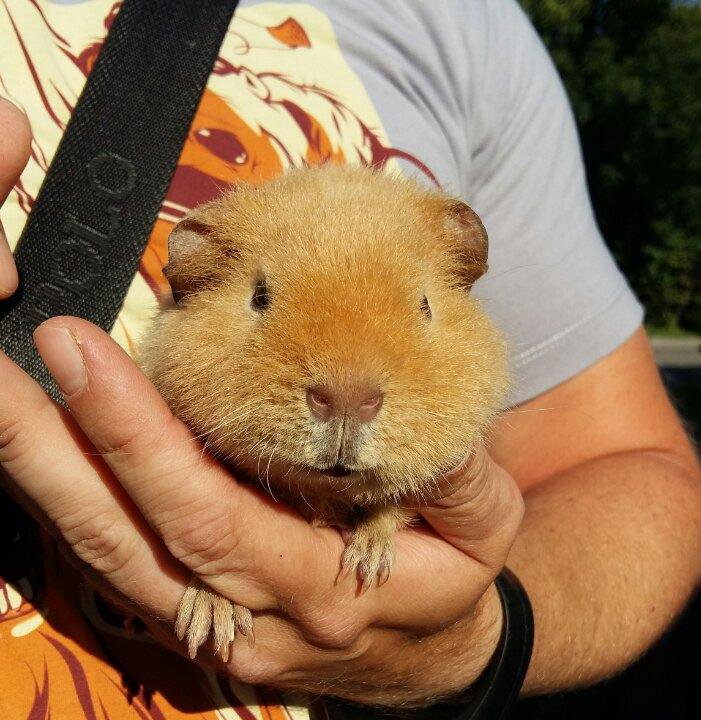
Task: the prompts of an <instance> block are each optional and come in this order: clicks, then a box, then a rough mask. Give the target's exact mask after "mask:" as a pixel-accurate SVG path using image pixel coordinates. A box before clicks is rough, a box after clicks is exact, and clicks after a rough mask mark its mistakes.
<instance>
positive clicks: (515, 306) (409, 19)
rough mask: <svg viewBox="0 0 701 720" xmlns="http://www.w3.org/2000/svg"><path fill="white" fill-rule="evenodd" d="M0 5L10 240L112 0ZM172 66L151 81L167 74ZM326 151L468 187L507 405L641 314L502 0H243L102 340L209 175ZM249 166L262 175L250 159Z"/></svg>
mask: <svg viewBox="0 0 701 720" xmlns="http://www.w3.org/2000/svg"><path fill="white" fill-rule="evenodd" d="M20 5H21V4H11V9H7V7H6V8H5V9H4V10H3V9H2V7H0V47H1V48H2V49H3V63H2V66H1V67H0V94H3V95H6V96H10V97H11V98H12V99H14V100H15V102H17V103H18V104H19V105H20V106H22V107H24V108H25V109H26V110H27V113H28V115H29V117H30V118H31V120H32V126H33V130H34V133H35V152H34V153H33V158H32V160H31V161H30V167H29V168H28V169H27V172H26V173H25V174H24V175H23V178H22V180H23V182H22V184H21V187H18V189H17V191H16V193H15V194H14V195H13V196H11V198H10V204H9V205H8V207H6V208H3V211H2V218H3V220H4V221H5V224H6V227H7V228H8V230H9V231H10V232H9V235H10V238H11V240H12V239H13V238H14V239H16V237H17V236H18V235H19V231H20V230H21V226H22V224H23V222H24V219H25V218H26V212H27V210H28V208H29V207H30V205H31V199H32V197H33V196H35V194H36V191H37V190H38V187H39V185H40V181H41V179H42V178H43V174H44V172H45V169H46V167H47V165H48V162H49V160H50V158H51V156H52V154H53V151H54V150H55V147H56V145H57V144H58V140H59V139H60V135H61V132H62V130H63V126H64V125H65V121H66V120H67V118H68V116H69V114H70V110H71V108H72V105H73V104H74V102H75V99H76V98H77V96H78V94H79V92H80V89H81V88H82V84H83V83H84V81H85V76H86V74H87V70H88V69H89V67H90V66H91V62H92V60H93V59H94V56H95V54H96V52H97V50H99V44H100V42H101V40H102V38H103V37H104V34H105V32H106V27H107V26H108V24H109V17H110V12H111V10H112V8H113V2H112V0H61V1H60V2H59V1H58V0H37V2H36V3H34V2H33V3H26V7H20ZM166 81H167V78H164V82H166ZM320 159H321V160H324V159H332V160H342V161H345V162H364V163H375V164H381V165H388V166H390V167H395V168H396V167H399V168H401V169H402V170H403V171H404V172H406V173H408V174H411V175H414V176H416V177H417V178H420V179H421V180H423V181H426V182H433V181H437V182H438V183H439V184H440V185H441V186H442V187H443V188H445V189H446V190H448V191H450V192H452V193H454V194H456V195H460V196H462V197H463V198H464V199H465V200H466V201H467V202H468V203H469V204H470V205H472V206H473V207H474V208H475V210H476V211H477V212H478V214H479V215H480V216H481V217H482V219H483V221H484V224H485V226H486V228H487V230H488V233H489V237H490V262H489V264H490V270H489V273H488V274H487V275H486V276H485V277H484V278H483V279H481V280H480V281H479V282H478V284H477V286H476V287H475V290H474V292H475V294H476V295H477V296H478V297H480V298H481V299H482V300H483V302H484V305H485V307H486V309H487V311H488V312H489V313H490V315H491V316H492V318H493V319H494V321H495V322H496V323H497V324H498V326H499V327H500V328H501V329H502V331H503V332H504V334H505V335H506V338H507V340H508V343H509V347H510V351H511V366H512V370H513V378H514V384H513V387H514V389H513V393H512V396H511V398H510V402H511V403H512V404H514V403H518V402H522V401H524V400H526V399H529V398H532V397H534V396H536V395H538V394H539V393H541V392H543V391H544V390H547V389H549V388H551V387H553V386H555V385H557V384H558V383H560V382H562V381H564V380H566V379H568V378H570V377H572V376H573V375H575V374H576V373H577V372H579V371H580V370H582V369H584V368H586V367H587V366H589V365H591V364H592V363H594V362H596V361H597V360H598V359H600V358H601V357H603V356H605V355H606V354H608V353H610V352H611V351H612V350H614V349H615V348H616V347H617V346H618V345H620V344H621V343H622V342H623V341H624V340H625V339H627V338H628V337H629V336H630V335H631V334H632V333H633V332H634V330H635V329H636V328H637V327H638V326H639V325H640V323H641V319H642V309H641V307H640V305H639V303H638V302H637V301H636V299H635V297H634V296H633V294H632V293H631V291H630V289H629V288H628V286H627V284H626V281H625V280H624V278H623V277H622V276H621V274H620V273H619V271H618V269H617V268H616V266H615V264H614V262H613V261H612V259H611V256H610V254H609V253H608V251H607V249H606V247H605V245H604V243H603V241H602V238H601V236H600V234H599V232H598V230H597V227H596V224H595V221H594V218H593V215H592V209H591V206H590V202H589V198H588V195H587V189H586V184H585V178H584V171H583V165H582V158H581V154H580V148H579V145H578V140H577V135H576V131H575V126H574V122H573V118H572V113H571V111H570V107H569V105H568V102H567V99H566V97H565V93H564V91H563V88H562V85H561V83H560V80H559V78H558V76H557V74H556V71H555V69H554V67H553V65H552V62H551V61H550V59H549V57H548V55H547V53H546V51H545V50H544V48H543V45H542V44H541V42H540V40H539V39H538V37H537V35H536V33H535V32H534V30H533V28H532V27H531V25H530V23H529V22H528V20H527V18H526V17H525V15H524V13H523V12H522V10H521V9H520V7H519V5H518V4H517V2H515V0H431V1H429V0H413V1H408V0H382V2H378V0H352V1H351V0H343V1H342V0H312V1H311V2H306V3H299V2H287V1H286V0H278V1H277V2H272V3H267V2H266V3H260V2H256V0H243V2H242V3H241V4H240V6H239V9H238V10H237V13H236V17H235V19H234V22H233V23H232V26H231V28H230V32H229V34H228V36H227V39H226V41H225V43H224V46H223V48H222V51H221V58H220V61H219V63H218V65H217V68H216V71H215V73H214V74H213V76H212V78H211V79H210V82H209V85H208V92H207V94H206V96H205V100H204V101H203V104H202V106H201V108H200V111H199V112H198V116H197V117H196V119H195V124H194V125H193V130H192V131H191V133H190V136H189V138H188V142H187V145H186V149H185V151H184V153H183V157H182V158H181V163H180V166H179V168H178V172H177V173H176V178H175V181H174V183H173V185H172V187H171V189H170V191H169V195H168V199H167V201H166V203H165V205H164V208H163V211H162V212H161V214H160V216H159V222H158V223H157V226H156V229H155V231H154V237H153V238H152V242H151V243H150V247H149V250H148V251H147V254H146V256H145V259H144V262H143V263H142V268H141V273H140V275H139V276H138V277H137V278H136V279H135V281H134V285H133V286H132V289H131V290H130V294H129V296H128V297H127V302H126V303H125V308H124V310H123V312H122V314H121V315H120V320H119V322H118V325H117V326H116V328H115V331H114V333H113V334H114V335H115V337H116V338H117V340H118V341H120V342H121V343H122V344H123V345H124V346H125V347H127V348H128V347H129V346H130V344H131V341H132V339H133V336H134V335H135V334H138V330H139V323H140V322H141V320H140V319H139V318H143V317H146V316H147V315H148V312H147V310H148V308H149V307H150V305H152V304H153V303H154V302H155V301H154V298H155V295H157V293H158V288H159V287H160V284H162V277H161V276H160V267H161V265H162V263H163V261H164V260H165V257H164V250H163V248H164V244H165V237H167V232H168V230H169V229H170V227H172V224H173V223H174V222H175V221H177V220H178V219H179V218H180V217H182V215H183V214H184V213H185V212H186V211H187V210H188V209H189V208H190V207H192V206H193V205H195V204H197V202H199V201H202V200H206V199H208V198H209V197H210V196H211V195H212V194H213V193H214V192H215V191H216V187H217V185H218V186H221V185H222V184H225V183H226V182H229V181H233V180H236V179H250V178H258V179H264V177H265V176H270V175H274V174H276V173H277V172H280V171H282V170H284V168H285V167H288V166H291V165H299V164H301V163H304V162H309V161H318V160H320ZM261 168H262V170H261Z"/></svg>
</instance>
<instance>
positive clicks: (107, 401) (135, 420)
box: [35, 318, 333, 610]
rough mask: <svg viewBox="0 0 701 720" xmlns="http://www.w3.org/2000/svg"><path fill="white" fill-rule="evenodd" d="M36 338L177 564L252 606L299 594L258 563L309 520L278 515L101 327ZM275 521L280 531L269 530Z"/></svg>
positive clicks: (297, 538)
mask: <svg viewBox="0 0 701 720" xmlns="http://www.w3.org/2000/svg"><path fill="white" fill-rule="evenodd" d="M35 342H36V345H37V348H38V350H39V352H40V354H41V355H42V357H43V359H44V362H45V363H46V364H47V367H48V368H49V370H50V371H51V372H52V374H53V375H54V377H55V379H56V381H57V383H58V385H59V387H60V388H61V390H62V392H63V393H64V395H65V397H66V402H67V404H68V406H69V407H70V410H71V413H72V415H73V417H74V418H75V420H76V421H77V422H78V424H79V425H80V426H81V428H82V430H83V432H84V433H85V435H86V436H87V437H88V438H89V440H90V442H91V443H92V444H93V445H94V446H95V448H96V449H97V450H98V452H100V453H101V454H102V456H103V458H104V461H105V463H106V464H107V465H108V467H109V468H110V469H111V470H112V471H113V473H114V475H115V476H116V477H117V479H118V480H119V482H120V483H121V485H122V487H123V488H124V489H125V490H126V491H127V493H128V494H129V496H130V497H131V498H132V500H133V501H134V502H135V504H136V505H137V507H138V508H139V509H140V511H141V513H142V514H143V516H144V517H145V518H146V520H147V522H148V523H149V524H150V525H151V527H152V528H153V529H154V530H155V531H156V532H157V534H158V535H159V536H161V537H162V538H163V540H164V542H165V545H166V547H167V548H168V549H169V551H170V552H171V553H172V554H173V555H174V556H175V557H176V558H177V559H179V560H180V561H181V562H183V563H184V564H185V565H187V566H188V567H189V568H190V569H191V570H192V571H193V572H194V573H196V574H197V575H199V576H200V577H201V578H202V579H203V580H204V581H205V582H207V583H208V584H210V585H211V586H212V588H213V589H215V590H217V591H219V592H222V593H225V594H228V595H229V597H231V598H232V599H235V600H236V601H237V602H238V603H239V604H241V605H244V606H246V607H249V608H251V609H255V610H260V609H273V608H277V607H278V606H279V602H280V601H279V596H281V595H285V596H287V595H289V594H293V593H294V589H293V588H292V587H290V586H289V585H287V586H285V582H284V579H281V578H278V582H276V583H274V584H275V589H273V588H272V585H273V583H272V582H271V581H270V578H271V576H272V575H274V574H275V571H276V567H275V565H273V566H272V567H271V566H270V565H267V566H266V565H263V567H259V566H260V565H261V563H260V562H259V561H258V562H256V561H257V560H258V558H260V557H268V558H274V561H275V564H277V565H279V564H280V563H281V562H288V557H289V555H290V553H291V550H292V548H294V547H295V545H296V542H299V543H300V544H301V543H302V537H304V538H308V536H309V534H310V533H311V528H310V527H309V526H308V524H307V523H305V522H304V521H303V520H302V519H301V518H300V517H298V516H296V515H294V514H293V513H283V512H280V511H279V510H276V509H273V508H272V507H271V504H270V503H269V502H267V501H265V500H263V499H262V498H261V497H260V496H259V495H258V494H257V493H255V492H254V491H252V489H251V488H249V487H247V486H241V485H239V484H238V483H236V481H235V480H234V479H233V478H232V476H231V475H230V474H229V473H228V472H226V471H225V470H224V469H223V468H222V467H221V466H220V465H219V464H218V463H217V462H216V461H214V460H213V459H212V458H210V457H209V456H208V455H206V454H205V453H204V451H203V449H202V446H201V445H200V443H198V442H197V441H196V440H195V438H194V437H193V435H192V434H191V432H190V431H189V430H188V428H187V427H186V426H185V425H184V424H183V423H182V422H180V421H179V420H177V419H176V418H175V417H174V416H173V415H172V413H171V411H170V409H169V408H168V406H167V405H166V403H165V402H164V400H163V399H162V398H161V396H160V395H159V393H158V392H157V391H156V389H155V388H154V387H153V385H152V384H151V383H150V382H149V381H148V380H147V379H146V378H145V377H144V375H143V374H142V373H141V372H140V371H139V369H138V368H137V367H136V365H135V364H134V362H133V361H132V360H131V359H130V358H129V356H128V355H127V354H126V353H125V352H124V351H123V350H122V349H121V348H119V346H117V345H116V343H114V341H112V339H111V338H110V337H109V336H108V335H107V334H106V333H104V332H102V331H101V330H100V329H99V328H97V327H95V326H94V325H91V324H90V323H88V322H86V321H83V320H80V319H78V318H53V319H51V320H48V321H46V322H45V323H43V324H42V325H41V326H40V327H39V328H38V329H37V330H36V332H35ZM273 524H275V525H277V528H278V530H279V532H277V531H276V532H275V533H271V532H270V531H269V529H270V527H271V526H272V525H273ZM252 568H255V573H253V572H252V571H251V570H252ZM222 575H225V576H226V585H225V586H224V585H223V583H222V579H221V576H222ZM254 575H255V577H254ZM330 577H331V578H333V576H332V575H331V574H330ZM280 580H282V582H280Z"/></svg>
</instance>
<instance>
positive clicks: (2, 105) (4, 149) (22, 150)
mask: <svg viewBox="0 0 701 720" xmlns="http://www.w3.org/2000/svg"><path fill="white" fill-rule="evenodd" d="M0 128H2V133H0V206H1V205H2V203H4V202H5V200H6V198H7V196H8V195H9V193H10V190H12V188H13V186H14V185H15V183H16V182H17V180H18V179H19V176H20V174H21V172H22V170H24V166H25V165H26V164H27V160H28V159H29V152H30V146H31V138H32V134H31V130H30V129H29V120H27V116H26V115H25V114H24V113H23V112H22V111H21V110H20V109H19V108H17V107H16V106H15V105H13V104H12V103H11V102H10V101H9V100H4V99H3V98H0ZM17 283H18V277H17V269H16V267H15V261H14V259H13V257H12V253H11V252H10V246H9V244H8V242H7V237H6V236H5V232H4V231H3V228H2V225H1V224H0V300H2V299H3V298H6V297H9V296H10V295H12V293H13V292H14V291H15V290H16V289H17Z"/></svg>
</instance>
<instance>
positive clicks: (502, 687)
mask: <svg viewBox="0 0 701 720" xmlns="http://www.w3.org/2000/svg"><path fill="white" fill-rule="evenodd" d="M494 585H495V586H496V589H497V591H498V593H499V599H500V600H501V606H502V612H503V623H502V629H501V636H500V638H499V643H498V645H497V647H496V650H495V651H494V654H493V655H492V658H491V660H490V661H489V663H488V665H487V667H486V668H485V669H484V671H483V672H482V674H481V675H480V677H479V679H478V680H477V681H476V682H475V683H474V684H473V685H471V686H470V688H469V689H468V690H467V691H466V692H465V693H464V694H462V695H460V696H458V697H454V698H451V699H450V700H444V701H442V702H440V703H439V704H437V705H433V706H431V707H428V708H412V709H408V708H406V709H394V710H393V709H390V708H370V707H367V706H361V705H356V704H355V703H350V702H344V701H341V700H337V699H332V698H329V699H328V700H326V702H325V703H324V705H325V714H324V715H323V717H325V718H330V719H331V720H392V719H394V718H397V719H399V718H402V719H405V720H506V718H508V717H509V714H510V712H511V710H512V708H513V706H514V703H515V702H516V700H517V699H518V694H519V692H520V690H521V686H522V685H523V681H524V679H525V677H526V672H527V670H528V665H529V663H530V660H531V652H532V650H533V610H532V608H531V603H530V601H529V599H528V595H527V594H526V591H525V589H524V588H523V585H521V583H520V582H519V580H518V578H517V577H516V576H515V575H514V574H513V573H512V572H511V571H510V570H508V569H507V568H504V569H503V570H502V571H501V573H500V574H499V575H498V576H497V577H496V578H495V580H494ZM315 717H316V715H315Z"/></svg>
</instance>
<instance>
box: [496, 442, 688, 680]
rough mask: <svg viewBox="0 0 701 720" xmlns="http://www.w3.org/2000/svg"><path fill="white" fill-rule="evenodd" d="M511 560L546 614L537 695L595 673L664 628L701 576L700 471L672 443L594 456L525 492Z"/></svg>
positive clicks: (532, 673) (537, 650)
mask: <svg viewBox="0 0 701 720" xmlns="http://www.w3.org/2000/svg"><path fill="white" fill-rule="evenodd" d="M508 565H509V566H510V567H511V568H512V569H513V570H514V571H515V572H516V573H517V575H518V576H519V577H520V579H521V581H522V582H523V584H524V585H525V587H526V588H527V590H528V593H529V595H530V597H531V601H532V603H533V607H534V613H535V618H536V637H535V647H534V652H533V659H532V662H531V666H530V670H529V673H528V676H527V678H526V683H525V686H524V692H525V693H527V694H533V693H539V692H548V691H555V690H559V689H565V688H571V687H575V686H579V685H585V684H588V683H592V682H596V681H597V680H600V679H602V678H604V677H606V676H609V675H611V674H614V673H615V672H617V671H619V670H621V669H623V668H624V667H625V666H626V665H627V664H629V663H630V662H631V661H632V660H634V659H635V658H636V657H638V656H639V655H640V654H641V653H643V652H644V651H645V650H646V649H647V648H648V647H649V646H650V645H651V643H652V642H653V641H654V640H655V639H656V638H657V637H659V635H660V634H661V633H662V632H664V630H665V629H666V628H667V626H668V625H669V623H670V621H671V620H672V618H673V617H675V616H676V615H677V614H678V613H679V611H680V610H681V609H682V608H683V606H684V604H685V602H686V601H687V599H688V598H689V595H690V593H691V592H692V591H693V589H694V587H695V586H696V584H697V582H698V580H699V578H700V577H701V480H700V478H699V474H698V470H697V469H696V468H693V467H691V466H690V465H689V463H687V462H686V461H681V460H677V459H676V457H675V456H674V455H672V454H668V453H657V452H652V451H650V452H645V451H635V452H630V453H621V454H617V455H611V456H608V457H602V458H597V459H594V460H590V461H589V462H587V463H584V464H581V465H579V466H577V467H575V468H572V469H570V470H568V471H566V472H563V473H561V474H560V475H558V476H557V477H553V478H551V479H549V480H547V481H544V482H542V483H540V484H539V485H538V486H536V487H535V488H533V489H532V490H530V491H529V492H528V493H527V495H526V515H525V519H524V522H523V525H522V529H521V531H520V533H519V535H518V537H517V540H516V543H515V544H514V546H513V548H512V551H511V554H510V556H509V561H508Z"/></svg>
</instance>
